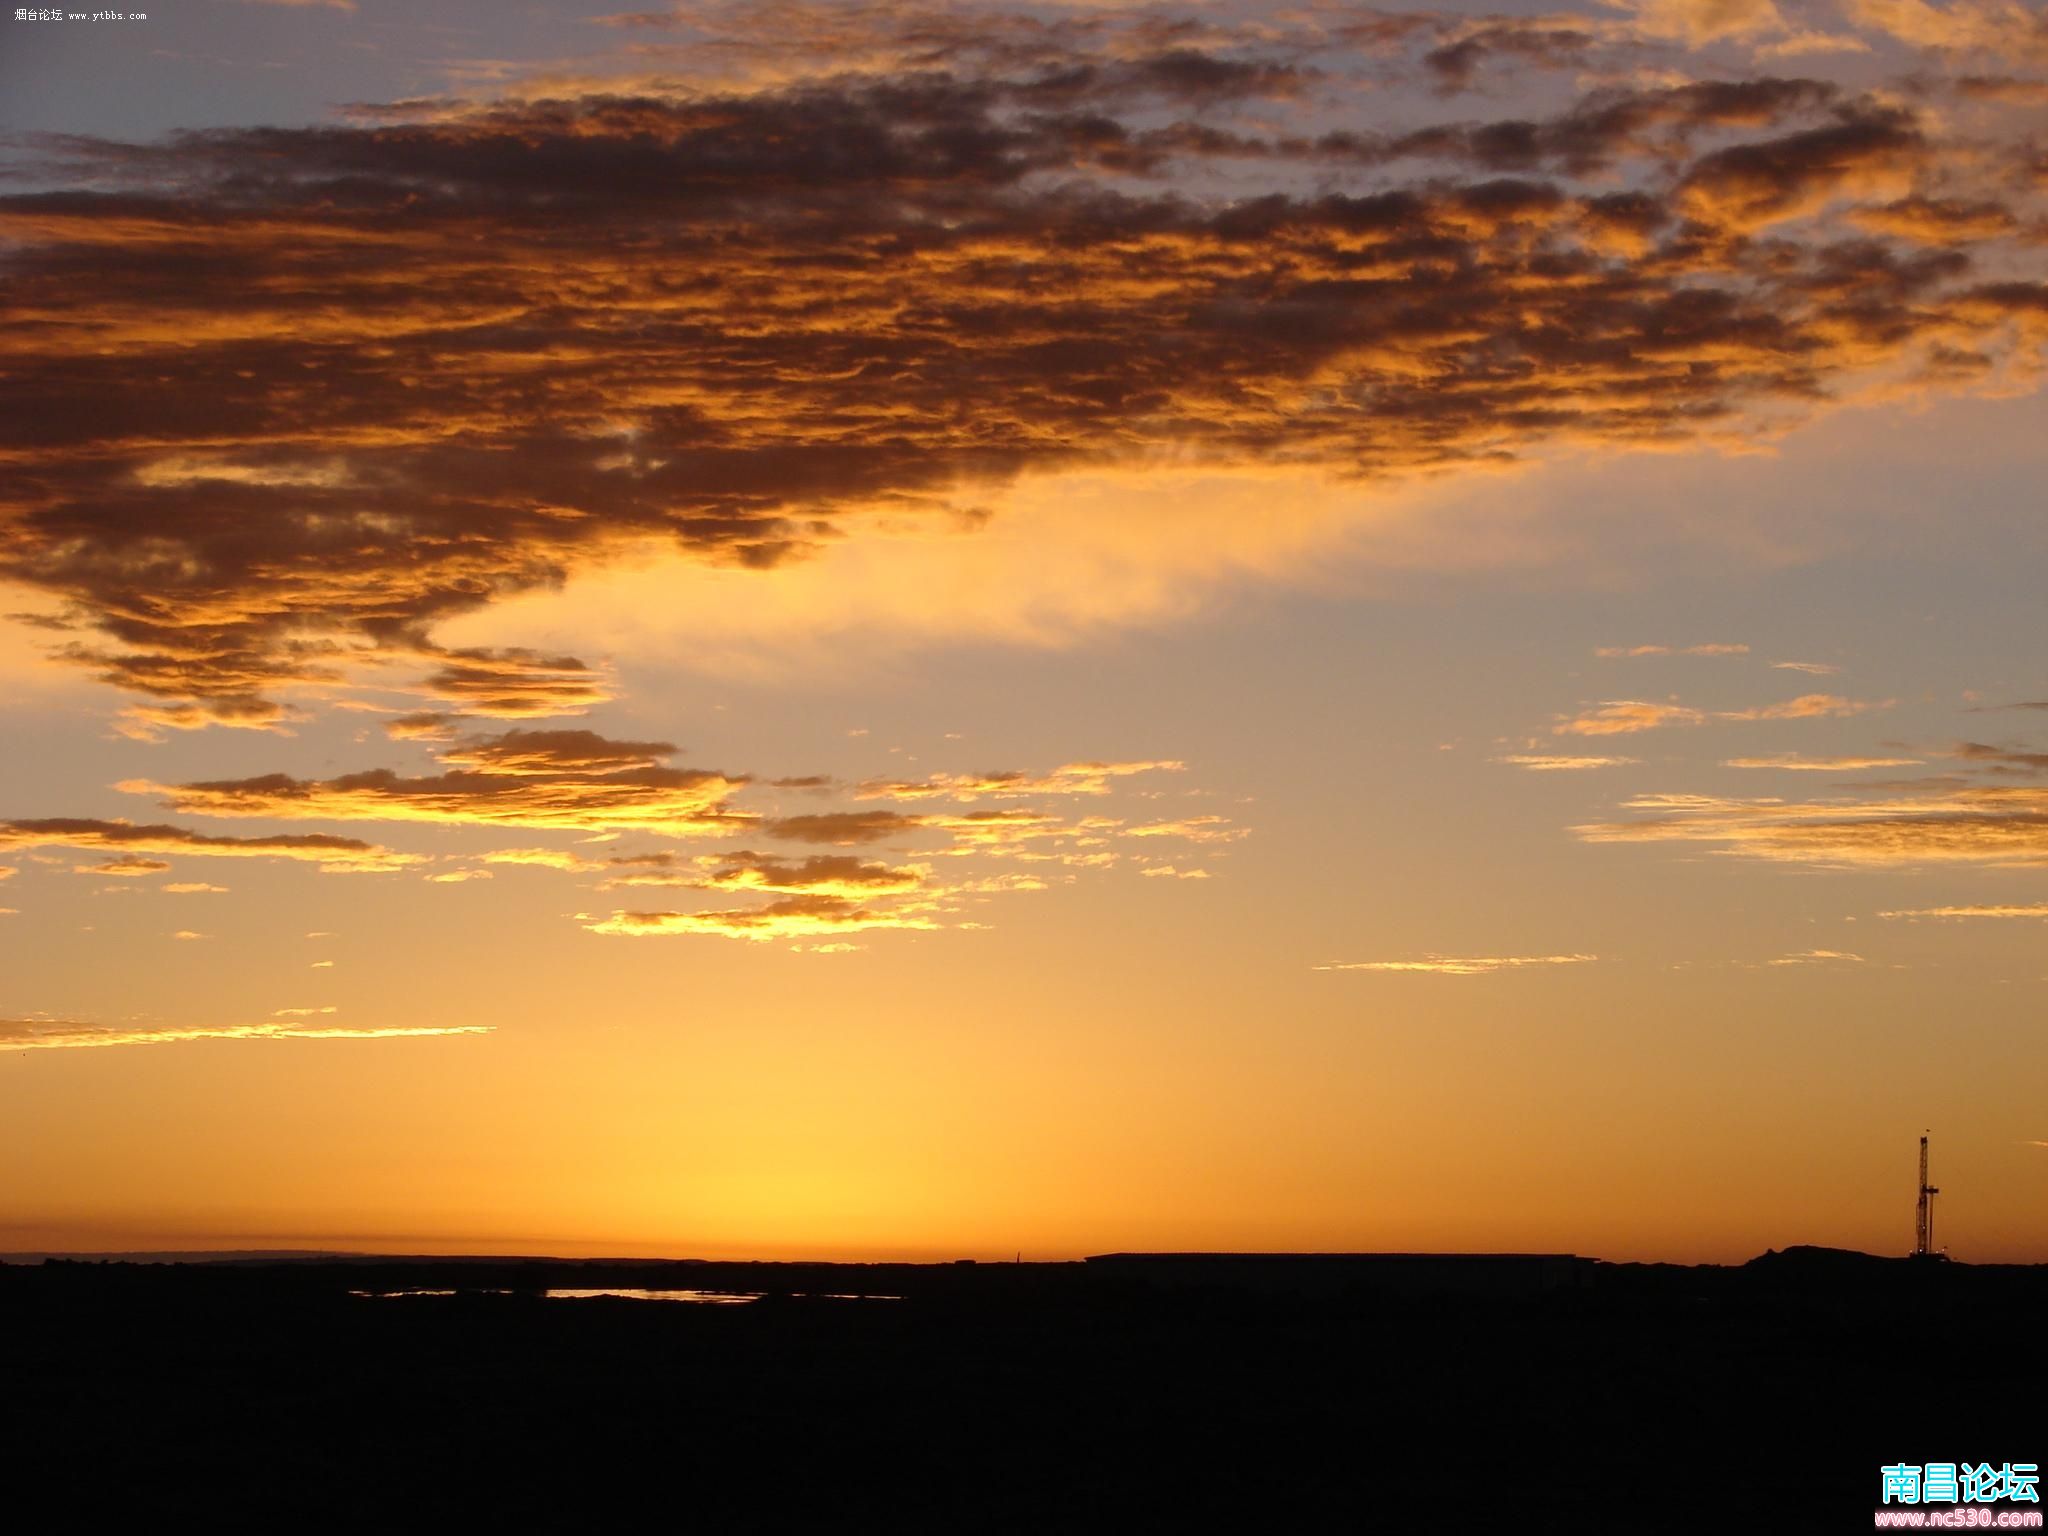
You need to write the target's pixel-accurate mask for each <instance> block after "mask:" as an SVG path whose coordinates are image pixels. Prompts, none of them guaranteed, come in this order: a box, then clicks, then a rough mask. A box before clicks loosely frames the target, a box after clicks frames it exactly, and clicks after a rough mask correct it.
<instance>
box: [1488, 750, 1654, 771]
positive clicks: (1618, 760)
mask: <svg viewBox="0 0 2048 1536" xmlns="http://www.w3.org/2000/svg"><path fill="white" fill-rule="evenodd" d="M1494 761H1495V762H1496V763H1506V764H1508V765H1509V766H1510V767H1514V768H1527V769H1529V770H1531V771H1532V772H1536V773H1582V772H1585V771H1587V770H1589V769H1593V768H1619V767H1622V766H1623V765H1625V764H1628V763H1639V762H1641V761H1642V759H1641V758H1639V757H1545V756H1542V755H1540V754H1530V753H1516V754H1514V755H1511V756H1508V757H1496V758H1495V759H1494Z"/></svg>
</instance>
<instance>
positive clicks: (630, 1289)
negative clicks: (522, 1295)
mask: <svg viewBox="0 0 2048 1536" xmlns="http://www.w3.org/2000/svg"><path fill="white" fill-rule="evenodd" d="M515 1294H517V1293H516V1292H514V1291H512V1290H509V1289H506V1288H504V1287H501V1286H500V1287H491V1286H477V1287H474V1288H462V1289H453V1288H438V1287H432V1286H400V1287H397V1288H395V1289H393V1290H388V1291H350V1292H349V1295H351V1296H512V1295H515ZM540 1294H541V1295H542V1296H543V1297H544V1298H546V1299H547V1300H549V1301H588V1300H590V1299H591V1298H593V1297H598V1296H616V1297H623V1298H624V1299H626V1300H627V1301H687V1302H695V1303H697V1304H699V1305H702V1306H714V1307H730V1306H737V1305H739V1304H741V1303H743V1302H749V1301H759V1300H761V1299H762V1298H763V1297H764V1296H767V1295H770V1294H772V1293H770V1292H768V1291H664V1290H652V1289H649V1288H648V1287H645V1286H638V1285H608V1286H591V1287H581V1286H550V1287H548V1288H547V1289H546V1290H544V1291H542V1292H541V1293H540ZM788 1294H789V1295H790V1296H791V1297H792V1298H793V1299H796V1300H801V1301H901V1300H902V1299H903V1298H902V1297H901V1296H878V1295H873V1294H868V1295H862V1294H859V1293H857V1292H853V1291H792V1292H789V1293H788Z"/></svg>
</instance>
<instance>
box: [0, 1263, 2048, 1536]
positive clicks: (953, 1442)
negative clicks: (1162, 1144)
mask: <svg viewBox="0 0 2048 1536" xmlns="http://www.w3.org/2000/svg"><path fill="white" fill-rule="evenodd" d="M451 1284H452V1285H459V1286H462V1287H466V1288H470V1289H467V1290H466V1291H465V1292H464V1293H463V1294H458V1295H454V1296H439V1297H433V1296H421V1297H397V1298H392V1297H376V1296H371V1297H365V1296H357V1295H352V1294H350V1293H351V1292H352V1291H356V1290H364V1289H379V1288H385V1287H392V1286H421V1285H451ZM501 1285H503V1286H510V1287H512V1288H513V1290H514V1293H513V1294H506V1295H492V1294H480V1293H479V1288H483V1287H494V1286H501ZM543 1285H575V1286H596V1285H654V1286H688V1287H703V1288H718V1287H724V1288H731V1289H740V1290H767V1291H813V1292H821V1291H828V1290H829V1291H840V1292H846V1291H858V1290H863V1289H865V1290H868V1291H871V1292H887V1293H889V1294H894V1295H900V1296H902V1297H903V1299H902V1300H896V1301H880V1300H867V1301H835V1300H823V1299H797V1298H795V1297H791V1296H787V1295H771V1296H769V1297H767V1298H765V1299H763V1300H761V1301H757V1302H752V1303H749V1304H746V1305H740V1306H696V1305H677V1304H667V1303H656V1302H644V1301H631V1300H585V1301H564V1300H543V1299H541V1298H540V1296H539V1295H538V1294H537V1288H538V1287H540V1286H543ZM2044 1303H2048V1270H2039V1269H1991V1268H1972V1267H1968V1266H1962V1265H1950V1266H1932V1267H1922V1266H1913V1265H1908V1264H1905V1263H1902V1262H1886V1261H1876V1260H1866V1259H1861V1258H1859V1257H1857V1256H1849V1255H1835V1254H1828V1253H1820V1252H1812V1251H1805V1252H1801V1251H1795V1252H1794V1253H1792V1254H1787V1255H1774V1256H1770V1257H1768V1258H1766V1259H1764V1260H1759V1261H1757V1262H1756V1263H1753V1264H1751V1265H1748V1266H1744V1267H1741V1268H1738V1269H1684V1268H1670V1267H1662V1266H1657V1267H1640V1266H1629V1265H1619V1266H1617V1265H1602V1266H1598V1267H1597V1269H1596V1270H1595V1271H1594V1272H1593V1274H1592V1276H1591V1279H1590V1283H1582V1284H1577V1285H1574V1286H1572V1287H1569V1288H1565V1289H1560V1290H1555V1291H1551V1292H1548V1293H1545V1294H1535V1295H1522V1296H1495V1297H1465V1298H1458V1297H1452V1296H1427V1295H1424V1296H1413V1295H1411V1296H1392V1295H1386V1294H1373V1293H1371V1292H1369V1291H1366V1290H1355V1291H1353V1292H1352V1293H1351V1294H1346V1295H1342V1296H1336V1297H1317V1298H1300V1297H1293V1298H1290V1297H1285V1296H1265V1297H1259V1296H1253V1295H1249V1294H1246V1293H1244V1292H1242V1291H1238V1290H1230V1289H1206V1288H1195V1289H1184V1288H1174V1289H1161V1288H1158V1287H1155V1286H1149V1285H1146V1284H1143V1283H1141V1282H1137V1281H1132V1280H1130V1279H1128V1278H1127V1277H1121V1276H1119V1277H1114V1278H1111V1277H1106V1276H1105V1275H1103V1274H1102V1273H1100V1272H1099V1271H1098V1273H1096V1274H1093V1275H1091V1274H1089V1273H1088V1272H1087V1271H1086V1269H1085V1268H1084V1267H1083V1266H1078V1265H1020V1266H1009V1265H1004V1266H979V1267H973V1268H966V1267H962V1268H954V1267H951V1266H919V1267H910V1266H724V1265H720V1266H690V1267H688V1268H687V1269H677V1268H666V1267H660V1266H632V1265H621V1266H615V1267H603V1268H599V1269H594V1268H592V1267H589V1266H574V1265H567V1266H565V1265H543V1264H495V1265H486V1264H476V1263H465V1264H458V1265H434V1264H407V1265H388V1264H379V1265H365V1264H360V1263H356V1264H331V1263H321V1262H301V1263H296V1264H289V1265H231V1266H222V1265H209V1266H193V1265H180V1266H163V1265H156V1266H141V1265H72V1264H48V1265H44V1266H41V1267H8V1268H0V1317H4V1320H5V1326H4V1329H0V1402H4V1407H0V1467H4V1469H5V1476H6V1493H7V1498H8V1502H9V1505H10V1507H12V1508H13V1509H15V1510H17V1511H21V1510H33V1509H36V1508H54V1509H55V1510H58V1511H61V1512H62V1514H63V1516H64V1517H65V1523H66V1524H67V1525H73V1526H78V1527H81V1528H88V1529H89V1528H97V1527H100V1526H101V1524H102V1521H103V1520H104V1519H106V1518H110V1517H114V1516H127V1517H130V1518H133V1517H135V1516H136V1515H137V1514H138V1513H140V1514H143V1515H151V1514H154V1516H155V1517H156V1518H157V1519H158V1520H160V1521H170V1520H172V1519H173V1518H179V1517H182V1518H180V1523H183V1519H184V1518H191V1517H194V1516H196V1517H198V1518H199V1519H200V1520H202V1521H204V1522H205V1523H206V1524H207V1525H209V1526H215V1527H218V1526H221V1525H229V1526H232V1525H238V1524H242V1523H260V1524H262V1525H265V1526H267V1527H272V1528H289V1527H291V1526H295V1525H298V1524H303V1523H316V1524H319V1525H322V1526H325V1525H329V1524H332V1523H335V1522H337V1521H346V1522H350V1523H358V1522H359V1523H360V1524H361V1525H362V1528H363V1529H365V1530H370V1531H379V1530H391V1529H400V1530H404V1529H415V1528H420V1527H424V1526H428V1525H436V1526H445V1527H449V1528H453V1529H465V1530H466V1529H470V1528H474V1527H481V1526H485V1525H507V1524H509V1525H510V1526H512V1527H513V1528H516V1529H526V1528H534V1527H538V1528H545V1529H564V1530H577V1531H583V1530H606V1529H612V1528H616V1527H619V1526H623V1525H625V1524H626V1523H627V1522H628V1521H629V1520H630V1521H631V1522H632V1523H633V1524H635V1525H649V1526H650V1528H653V1529H674V1530H688V1531H713V1532H723V1531H743V1530H790V1529H796V1530H819V1531H826V1530H848V1531H857V1530H875V1529H880V1530H905V1531H912V1530H931V1529H949V1530H965V1531H975V1530H989V1529H1033V1530H1049V1531H1061V1530H1094V1529H1107V1528H1121V1529H1130V1530H1141V1531H1155V1530H1158V1531H1164V1530H1173V1529H1241V1530H1245V1531H1248V1532H1260V1531H1313V1530H1359V1529H1380V1528H1385V1529H1395V1528H1399V1529H1424V1530H1441V1531H1464V1530H1491V1529H1501V1530H1509V1529H1512V1530H1616V1531H1623V1530H1626V1531H1648V1532H1655V1531H1665V1530H1695V1529H1700V1530H1703V1529H1724V1530H1751V1531H1766V1532H1769V1531H1835V1530H1842V1531H1848V1530H1861V1529H1865V1528H1867V1526H1868V1522H1869V1521H1870V1518H1871V1512H1872V1510H1873V1509H1875V1508H1876V1507H1877V1505H1878V1493H1879V1476H1878V1468H1879V1466H1880V1465H1882V1464H1885V1463H1889V1462H1896V1461H1900V1460H1903V1461H1906V1462H1910V1463H1915V1464H1918V1463H1921V1462H1924V1461H1932V1460H1942V1461H1949V1460H1954V1461H1963V1460H1968V1461H1987V1460H1988V1461H1991V1462H1994V1463H1999V1462H2006V1461H2011V1462H2026V1461H2034V1462H2039V1461H2042V1460H2044V1459H2048V1458H2043V1457H2042V1456H2041V1454H2040V1453H2041V1452H2042V1451H2044V1450H2048V1412H2044V1411H2043V1401H2042V1389H2041V1386H2040V1383H2042V1382H2043V1381H2044V1380H2048V1369H2044V1366H2048V1359H2044V1354H2048V1349H2044V1343H2043V1334H2042V1327H2041V1320H2042V1318H2043V1316H2044V1315H2048V1308H2044ZM52 1499H54V1500H55V1503H54V1504H52V1503H51V1502H50V1501H51V1500H52ZM2036 1507H2038V1506H2036ZM650 1522H651V1525H650ZM20 1528H28V1527H20Z"/></svg>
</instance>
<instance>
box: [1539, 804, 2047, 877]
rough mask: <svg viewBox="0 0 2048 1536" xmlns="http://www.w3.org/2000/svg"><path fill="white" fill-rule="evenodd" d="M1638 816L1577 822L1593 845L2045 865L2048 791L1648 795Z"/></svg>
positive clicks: (1839, 864)
mask: <svg viewBox="0 0 2048 1536" xmlns="http://www.w3.org/2000/svg"><path fill="white" fill-rule="evenodd" d="M1624 804H1625V806H1626V808H1627V809H1629V810H1633V811H1638V812H1641V813H1642V814H1641V815H1640V816H1639V817H1638V818H1637V819H1635V820H1631V821H1610V822H1596V823H1591V824H1588V825H1584V826H1578V827H1574V828H1573V829H1572V830H1573V832H1574V833H1576V834H1577V835H1578V836H1579V837H1580V838H1582V839H1584V840H1585V841H1587V842H1592V843H1694V844H1703V845H1706V846H1708V847H1711V848H1712V849H1714V850H1715V851H1716V852H1720V853H1725V854H1728V855H1731V856H1735V857H1740V858H1752V859H1764V860H1770V861H1773V862H1777V863H1789V864H1809V865H1818V866H1823V867H1831V868H1843V869H1853V868H1880V867H1898V866H1906V867H1910V866H1913V865H1921V864H1981V865H1986V866H1991V867H2011V868H2038V867H2041V866H2044V865H2048V787H2044V786H2031V785H2029V786H2015V787H2003V786H1978V785H1971V786H1965V787H1961V788H1954V789H1933V790H1930V791H1928V792H1926V793H1922V794H1903V795H1896V796H1891V797H1872V798H1864V799H1858V798H1854V797H1841V798H1837V799H1832V800H1824V801H1785V800H1745V799H1729V798H1720V797H1715V796H1708V795H1672V794H1665V795H1643V796H1638V797H1637V798H1635V799H1633V800H1629V801H1626V802H1624Z"/></svg>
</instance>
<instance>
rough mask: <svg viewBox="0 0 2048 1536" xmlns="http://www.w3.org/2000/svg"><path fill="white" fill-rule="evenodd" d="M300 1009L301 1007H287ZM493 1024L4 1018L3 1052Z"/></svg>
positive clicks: (380, 1035) (469, 1031)
mask: <svg viewBox="0 0 2048 1536" xmlns="http://www.w3.org/2000/svg"><path fill="white" fill-rule="evenodd" d="M283 1011H284V1012H287V1013H290V1012H296V1011H297V1010H283ZM491 1032H492V1026H491V1025H488V1024H448V1025H405V1026H391V1027H386V1028H361V1029H349V1028H344V1027H341V1026H338V1025H327V1024H322V1025H303V1024H298V1023H295V1022H291V1021H290V1020H285V1021H281V1022H280V1021H273V1022H270V1023H264V1024H193V1025H154V1026H129V1025H118V1024H84V1023H79V1022H77V1021H75V1020H70V1019H0V1051H37V1050H76V1049H82V1048H95V1047H102V1046H113V1045H176V1044H180V1043H182V1042H185V1041H188V1040H416V1039H424V1038H428V1037H431V1036H441V1035H488V1034H490V1033H491Z"/></svg>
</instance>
